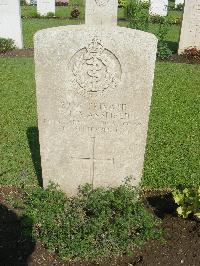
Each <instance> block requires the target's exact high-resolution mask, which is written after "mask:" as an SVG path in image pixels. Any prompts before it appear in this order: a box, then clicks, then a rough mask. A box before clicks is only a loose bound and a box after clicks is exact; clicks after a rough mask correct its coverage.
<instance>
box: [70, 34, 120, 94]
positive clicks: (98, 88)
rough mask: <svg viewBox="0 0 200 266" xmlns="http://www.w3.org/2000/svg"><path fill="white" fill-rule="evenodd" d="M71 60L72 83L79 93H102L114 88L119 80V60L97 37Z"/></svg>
mask: <svg viewBox="0 0 200 266" xmlns="http://www.w3.org/2000/svg"><path fill="white" fill-rule="evenodd" d="M71 61H72V67H71V68H72V73H73V76H74V80H73V84H74V86H75V89H77V92H78V93H79V94H81V95H88V94H89V95H92V94H93V95H94V94H100V95H102V94H103V93H104V92H105V91H106V90H108V89H115V88H116V87H117V85H118V84H119V82H120V79H121V66H120V63H119V60H118V59H117V57H116V56H115V55H114V54H113V53H112V52H110V51H109V50H107V49H105V48H104V46H103V45H102V43H101V41H100V40H99V39H97V38H94V39H93V40H92V41H91V43H90V44H89V45H88V47H86V48H83V49H81V50H80V51H78V52H77V53H76V54H75V55H74V56H73V58H72V60H71Z"/></svg>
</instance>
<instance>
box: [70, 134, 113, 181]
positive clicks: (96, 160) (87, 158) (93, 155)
mask: <svg viewBox="0 0 200 266" xmlns="http://www.w3.org/2000/svg"><path fill="white" fill-rule="evenodd" d="M91 140H92V155H91V156H90V157H74V156H71V159H73V160H89V161H90V162H91V165H92V171H91V172H92V177H91V178H92V185H93V181H94V176H95V163H96V162H98V161H110V162H111V163H112V164H113V165H114V163H115V159H114V158H106V159H97V158H96V157H95V137H92V138H91Z"/></svg>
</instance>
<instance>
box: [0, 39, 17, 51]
mask: <svg viewBox="0 0 200 266" xmlns="http://www.w3.org/2000/svg"><path fill="white" fill-rule="evenodd" d="M15 48H16V47H15V44H14V41H13V40H12V39H5V38H1V37H0V53H5V52H7V51H11V50H14V49H15Z"/></svg>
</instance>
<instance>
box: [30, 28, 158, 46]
mask: <svg viewBox="0 0 200 266" xmlns="http://www.w3.org/2000/svg"><path fill="white" fill-rule="evenodd" d="M84 29H86V30H87V31H90V30H94V29H97V30H100V31H105V30H106V31H109V30H110V31H113V30H114V31H117V32H120V30H121V31H123V32H124V31H127V33H130V34H137V35H141V37H142V36H145V37H146V38H149V39H152V40H155V41H158V38H157V37H156V35H155V34H153V33H150V32H145V31H141V30H136V29H130V28H126V27H119V26H88V25H85V24H82V25H67V26H60V27H53V28H47V29H42V30H39V31H37V32H36V33H35V34H34V42H35V41H36V42H37V39H41V38H42V39H43V37H44V34H47V35H48V34H51V33H54V34H58V33H59V32H66V33H67V32H68V31H70V30H77V31H81V30H84ZM49 37H50V38H52V36H49ZM47 38H48V36H47Z"/></svg>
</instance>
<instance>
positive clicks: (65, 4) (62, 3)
mask: <svg viewBox="0 0 200 266" xmlns="http://www.w3.org/2000/svg"><path fill="white" fill-rule="evenodd" d="M68 5H69V2H68V1H67V0H66V1H65V2H64V1H56V6H68Z"/></svg>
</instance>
